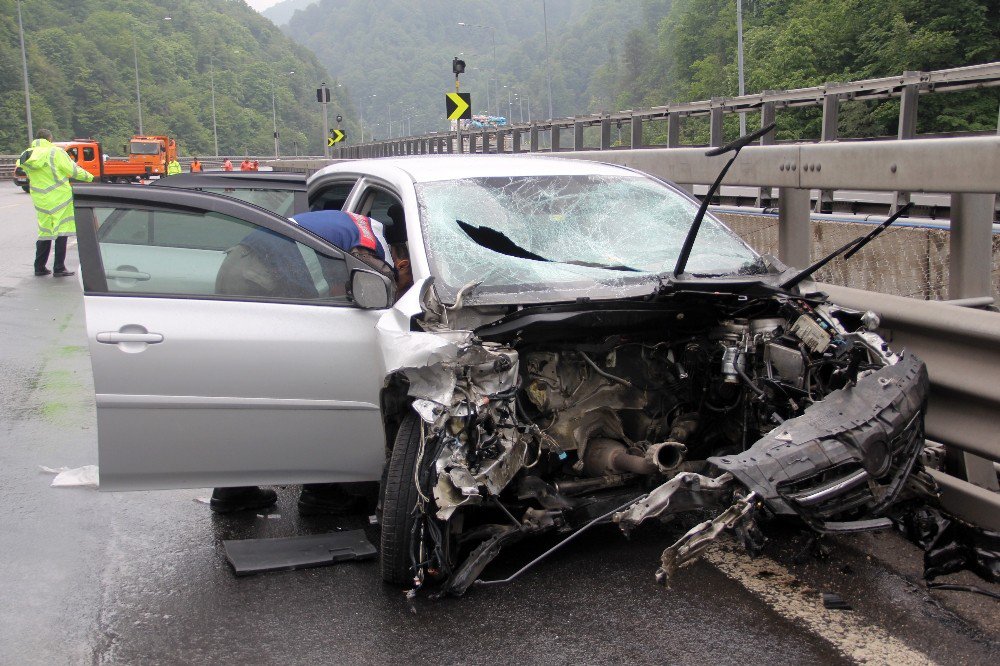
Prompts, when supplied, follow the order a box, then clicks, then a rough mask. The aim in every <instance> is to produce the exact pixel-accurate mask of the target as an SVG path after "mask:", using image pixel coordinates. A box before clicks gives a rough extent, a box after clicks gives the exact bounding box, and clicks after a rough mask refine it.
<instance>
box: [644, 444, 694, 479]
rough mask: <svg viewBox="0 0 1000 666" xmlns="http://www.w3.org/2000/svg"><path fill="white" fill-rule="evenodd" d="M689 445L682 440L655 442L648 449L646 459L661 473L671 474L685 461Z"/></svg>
mask: <svg viewBox="0 0 1000 666" xmlns="http://www.w3.org/2000/svg"><path fill="white" fill-rule="evenodd" d="M685 455H687V447H686V446H684V445H683V444H681V443H680V442H674V441H667V442H661V443H659V444H653V445H652V446H650V447H649V448H648V449H646V460H647V461H648V462H649V463H651V464H652V465H653V466H654V467H656V469H657V471H658V472H660V473H661V474H671V473H673V472H675V471H677V468H678V467H680V466H681V463H683V462H684V457H685Z"/></svg>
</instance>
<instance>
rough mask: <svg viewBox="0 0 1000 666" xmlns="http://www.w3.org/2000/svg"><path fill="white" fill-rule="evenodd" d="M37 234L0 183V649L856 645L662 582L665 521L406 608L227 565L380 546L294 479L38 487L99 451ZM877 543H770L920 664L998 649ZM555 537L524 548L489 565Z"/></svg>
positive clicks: (734, 601) (711, 658) (123, 659)
mask: <svg viewBox="0 0 1000 666" xmlns="http://www.w3.org/2000/svg"><path fill="white" fill-rule="evenodd" d="M34 239H35V238H34V217H33V212H32V210H31V206H30V201H29V199H28V197H27V195H24V194H22V193H21V191H20V190H19V189H16V188H14V187H13V186H11V185H10V184H9V183H0V397H2V403H0V481H2V483H0V500H2V501H0V507H3V508H2V511H3V514H2V515H3V520H2V524H3V529H0V558H2V562H3V566H2V569H0V571H2V573H0V599H2V600H3V603H2V604H0V663H4V664H7V663H9V664H36V663H37V664H61V663H69V664H79V663H98V664H105V663H162V664H173V663H213V664H236V663H255V664H257V663H262V664H269V663H307V662H318V661H326V662H332V663H338V664H341V663H343V664H360V663H436V664H437V663H446V664H451V663H455V664H481V663H482V664H486V663H490V664H494V663H502V664H507V663H510V664H515V663H516V664H525V663H546V664H563V663H565V664H569V663H586V664H590V663H631V664H663V663H685V664H798V663H841V662H849V661H852V660H851V659H849V658H847V657H845V656H844V654H843V653H842V652H838V651H837V650H835V649H834V648H833V646H832V645H831V643H829V642H828V641H827V640H824V638H822V637H821V636H820V635H819V634H817V633H816V632H815V631H812V630H810V629H809V628H808V627H806V626H804V625H803V624H801V623H798V622H795V621H793V620H789V619H788V617H787V616H784V615H782V614H780V613H778V612H775V610H774V609H773V608H772V605H770V604H769V603H768V601H766V600H765V599H763V598H762V597H760V596H757V595H755V594H753V593H752V592H751V591H749V590H748V589H747V588H746V587H744V586H742V585H740V584H738V583H737V582H735V581H734V580H733V579H732V578H730V577H727V576H726V575H724V573H722V572H721V571H720V570H719V569H718V568H716V567H713V566H712V565H711V564H709V563H707V562H703V561H702V562H697V563H695V564H694V565H692V566H690V567H688V568H686V569H685V570H683V572H682V573H681V575H680V576H678V578H677V580H676V581H675V583H674V584H673V587H672V588H671V589H669V590H665V589H664V588H662V587H660V586H658V585H656V584H655V582H654V579H653V573H654V571H655V569H656V566H657V563H658V561H659V554H660V551H661V550H662V549H663V547H664V546H665V545H667V544H669V543H670V541H672V540H673V539H674V538H676V536H678V534H679V533H680V531H681V528H680V527H671V526H667V527H665V528H657V529H649V530H640V531H639V532H638V533H637V534H636V535H634V536H633V539H632V540H631V541H626V540H625V539H624V538H623V537H622V536H621V535H620V534H619V533H618V532H617V531H616V530H614V529H612V528H609V527H605V528H598V529H595V530H594V531H593V532H592V533H590V534H588V535H585V536H583V537H582V538H581V539H579V540H578V541H577V543H576V544H575V545H573V546H571V547H569V548H567V549H565V550H563V551H561V552H559V553H558V554H557V555H555V556H554V557H553V558H552V559H551V560H550V561H548V562H546V563H544V564H542V565H541V566H539V567H537V568H536V569H534V570H532V571H530V572H529V573H527V574H526V575H525V576H524V577H523V578H522V579H520V580H519V581H517V582H515V583H513V584H511V585H508V586H503V587H491V588H476V589H473V590H471V591H470V593H469V594H468V595H467V596H466V597H464V598H462V599H444V600H438V601H434V600H430V599H427V598H418V599H417V600H415V601H414V602H412V603H411V602H409V601H407V600H406V598H405V597H404V595H403V594H402V593H401V592H400V591H399V590H396V589H393V588H390V587H387V586H385V585H383V584H382V583H381V581H380V579H379V576H378V569H377V565H376V563H375V562H374V561H368V562H356V563H353V562H352V563H342V564H337V565H334V566H328V567H322V568H315V569H308V570H300V571H289V572H279V573H271V574H263V575H257V576H250V577H243V578H237V577H235V576H234V575H233V573H232V570H231V568H230V566H229V565H228V563H227V562H226V560H225V557H224V552H223V549H222V545H221V542H222V540H224V539H244V538H259V537H272V536H294V535H299V534H315V533H323V532H327V531H331V530H337V529H355V528H361V529H365V530H366V531H367V534H368V537H369V539H371V540H372V542H373V543H375V544H377V543H378V532H377V529H378V528H377V526H372V525H370V524H369V521H368V518H367V516H364V515H361V516H354V517H348V518H318V519H317V518H312V519H310V518H300V517H299V516H298V513H297V511H296V509H295V500H296V498H297V488H294V487H288V488H284V489H280V491H279V504H278V506H277V509H276V510H275V511H274V512H273V513H272V514H270V515H263V514H260V515H259V514H256V513H253V512H251V513H248V514H244V515H240V516H228V517H220V516H216V515H214V514H212V513H211V512H210V511H209V509H208V507H207V506H206V505H204V504H203V503H201V502H200V500H204V499H206V498H207V497H208V495H209V494H210V491H209V490H208V489H188V490H176V491H155V492H132V493H102V492H98V491H96V490H94V489H89V488H72V489H62V488H51V487H49V485H48V484H49V482H50V480H51V475H49V474H45V473H42V472H40V471H39V466H40V465H44V466H50V467H62V466H66V467H77V466H80V465H86V464H96V463H97V462H98V461H97V429H96V417H95V409H94V399H93V383H92V382H93V380H92V376H91V371H90V365H89V364H90V359H89V354H88V352H87V348H86V332H85V320H84V313H83V302H82V296H81V291H80V284H79V282H78V281H77V279H76V278H75V277H74V278H70V279H61V280H59V279H54V278H35V277H32V276H31V260H32V258H33V251H34ZM68 263H69V264H70V266H71V267H72V266H75V265H76V264H77V259H76V253H75V248H74V247H73V246H71V251H70V260H69V262H68ZM873 538H875V539H879V538H881V539H889V540H893V539H895V541H889V542H886V541H880V542H879V543H881V544H882V547H883V550H886V549H888V550H892V549H893V548H896V549H900V548H902V549H903V550H904V551H905V550H906V549H907V548H910V547H909V545H908V544H902V545H900V543H899V542H898V541H899V540H898V538H896V537H894V536H893V535H884V536H880V537H871V536H866V537H864V538H863V539H861V540H854V541H852V540H850V539H848V540H843V541H838V542H834V543H833V544H832V545H831V548H830V550H831V552H830V553H829V555H828V556H827V557H826V558H825V559H822V560H819V559H816V558H812V557H807V558H806V559H805V560H804V563H800V564H796V563H795V560H794V555H795V553H796V551H797V550H801V548H802V546H803V545H804V543H805V542H804V539H803V537H802V536H801V535H799V534H798V533H797V532H795V531H794V530H792V531H787V532H785V533H782V534H779V535H778V536H777V539H773V540H772V547H771V549H770V550H769V553H768V555H769V556H771V557H774V558H775V560H776V561H780V562H783V563H784V564H785V565H786V566H789V567H791V568H792V569H793V570H794V571H795V574H796V575H797V576H799V577H800V578H801V579H802V581H803V584H805V585H809V586H812V587H813V588H815V589H816V590H817V594H816V595H815V596H816V605H817V610H816V612H817V613H822V612H833V611H822V610H820V606H819V601H818V591H819V590H827V589H830V590H833V591H840V592H841V593H843V594H844V596H845V597H846V598H848V599H849V600H850V601H851V602H852V603H854V604H855V605H856V608H857V610H856V611H854V612H856V613H858V615H859V616H861V617H863V618H865V620H866V621H869V622H871V623H873V624H876V625H878V626H882V627H885V628H887V629H888V630H889V631H891V632H892V633H894V634H896V635H897V637H899V638H900V639H901V640H903V641H904V642H906V643H907V644H908V645H910V646H912V647H913V648H914V649H916V650H919V651H922V653H923V654H926V655H928V656H929V657H930V658H931V659H933V660H936V661H939V662H941V663H997V656H998V655H1000V651H998V643H997V642H996V638H997V636H996V635H995V634H994V633H991V632H990V631H989V630H988V629H987V630H984V629H983V627H982V626H981V625H979V624H976V623H975V622H970V621H969V620H968V619H967V618H965V617H963V616H961V615H958V614H956V613H955V612H954V611H953V610H951V609H949V608H948V607H946V606H943V605H941V604H940V603H938V602H937V601H936V600H934V599H931V598H929V597H928V596H927V594H926V591H922V590H921V589H920V588H919V585H917V584H916V582H915V581H914V580H913V576H912V573H911V572H907V571H906V570H905V567H898V568H896V567H891V566H884V565H883V563H881V562H880V561H879V560H877V559H873V558H872V556H871V554H870V553H871V552H872V544H871V539H873ZM551 543H552V541H551V540H549V541H547V542H538V541H536V542H528V543H524V544H520V545H519V546H517V547H515V548H512V549H511V550H510V552H507V553H505V554H504V555H503V556H502V557H501V558H500V560H498V561H497V562H496V563H495V564H494V565H493V566H492V567H491V568H489V569H487V572H486V575H487V576H488V577H493V576H495V577H500V576H503V575H506V574H508V573H510V572H512V571H513V570H515V569H516V568H518V567H519V566H520V565H521V564H522V563H524V562H527V561H528V560H530V559H531V558H532V557H534V556H535V555H536V554H537V553H539V552H541V550H542V549H543V548H544V547H545V546H547V545H550V544H551ZM906 556H907V557H909V558H911V559H912V557H913V553H912V552H909V551H907V555H906ZM986 608H987V610H986V611H985V612H987V613H989V610H988V608H989V607H988V606H987V607H986ZM858 639H859V640H864V637H863V636H859V637H858Z"/></svg>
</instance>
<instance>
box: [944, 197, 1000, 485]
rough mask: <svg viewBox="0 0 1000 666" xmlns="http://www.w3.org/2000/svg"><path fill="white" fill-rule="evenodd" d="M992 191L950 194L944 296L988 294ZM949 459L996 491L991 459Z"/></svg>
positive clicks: (971, 479)
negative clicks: (945, 292)
mask: <svg viewBox="0 0 1000 666" xmlns="http://www.w3.org/2000/svg"><path fill="white" fill-rule="evenodd" d="M995 202H996V195H994V194H963V193H955V194H952V195H951V233H950V234H949V239H950V240H949V256H948V298H950V299H955V298H972V297H975V296H992V295H993V285H992V271H993V212H994V209H995V205H996V203H995ZM955 458H958V459H957V460H956V459H954V458H953V460H952V461H953V462H954V463H956V464H957V465H961V466H962V467H964V471H965V478H966V480H968V481H969V483H972V484H975V485H977V486H980V487H982V488H986V489H988V490H998V489H1000V485H998V484H997V473H996V469H995V468H994V467H993V462H992V461H990V460H987V459H986V458H982V457H980V456H977V455H975V454H972V453H967V452H964V451H963V452H961V455H960V456H956V457H955Z"/></svg>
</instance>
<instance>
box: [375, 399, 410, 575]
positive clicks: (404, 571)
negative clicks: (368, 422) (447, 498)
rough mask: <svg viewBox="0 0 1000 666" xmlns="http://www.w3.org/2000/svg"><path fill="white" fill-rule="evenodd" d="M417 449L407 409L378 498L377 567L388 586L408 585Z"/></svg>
mask: <svg viewBox="0 0 1000 666" xmlns="http://www.w3.org/2000/svg"><path fill="white" fill-rule="evenodd" d="M419 449H420V418H419V417H418V416H417V415H416V414H415V413H414V412H412V411H411V412H410V413H409V414H407V415H406V416H405V417H404V418H403V421H402V423H401V424H400V426H399V431H398V432H397V433H396V441H395V444H394V445H393V447H392V453H391V454H390V456H389V465H388V469H387V471H386V477H385V494H384V495H383V498H382V536H381V547H380V549H379V550H380V559H379V569H380V571H381V574H382V580H384V581H385V582H387V583H390V584H392V585H399V586H402V587H410V586H412V585H413V572H412V571H411V570H410V540H411V538H412V536H411V533H412V530H413V523H414V521H415V520H416V516H415V512H414V510H413V509H414V507H415V506H416V505H417V487H416V484H415V483H414V481H413V468H414V465H415V464H416V460H417V453H418V452H419Z"/></svg>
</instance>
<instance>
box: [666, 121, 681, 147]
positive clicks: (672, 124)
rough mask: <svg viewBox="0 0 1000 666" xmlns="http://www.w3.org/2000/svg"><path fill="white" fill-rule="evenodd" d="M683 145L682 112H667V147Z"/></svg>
mask: <svg viewBox="0 0 1000 666" xmlns="http://www.w3.org/2000/svg"><path fill="white" fill-rule="evenodd" d="M680 145H681V114H679V113H668V114H667V148H677V147H679V146H680Z"/></svg>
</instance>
